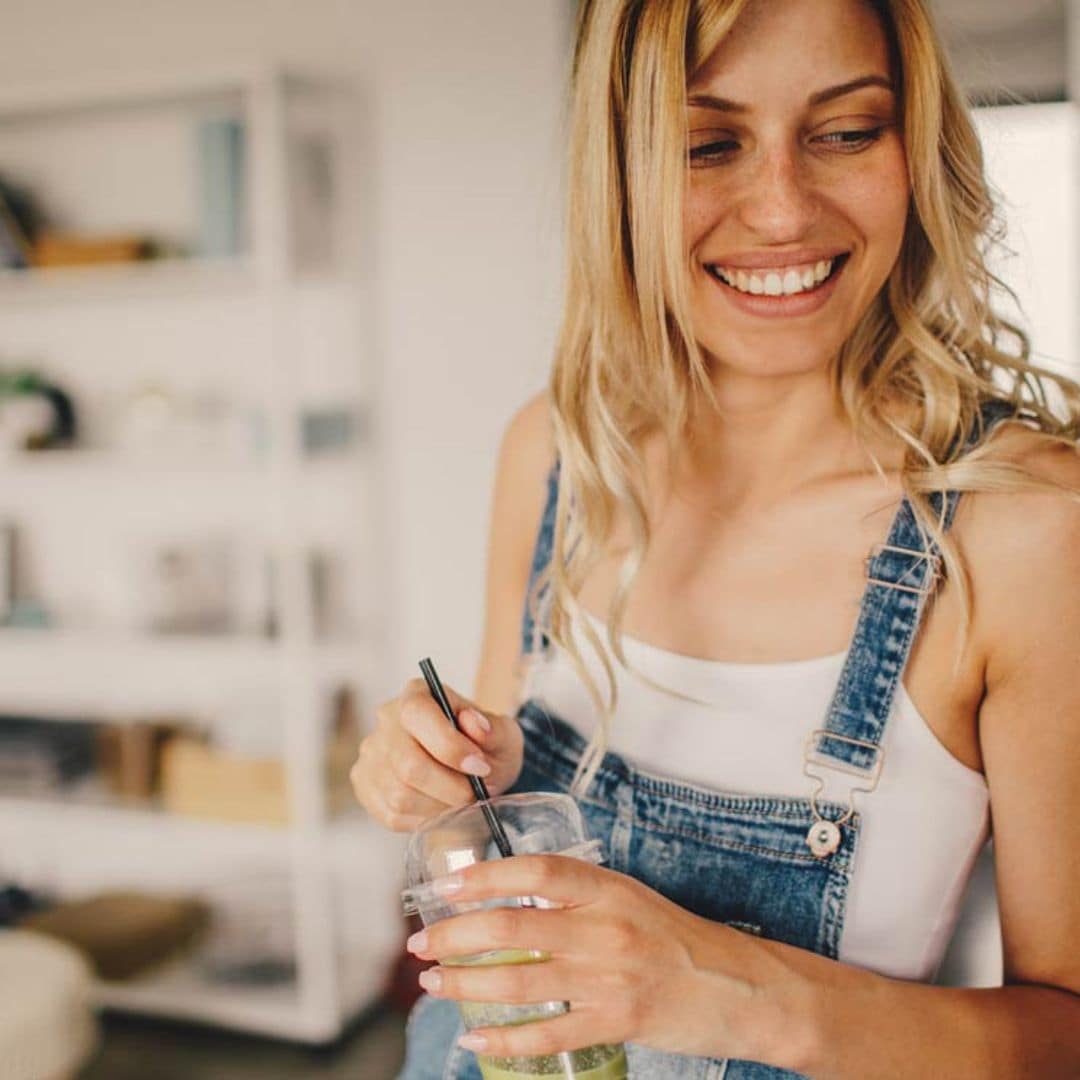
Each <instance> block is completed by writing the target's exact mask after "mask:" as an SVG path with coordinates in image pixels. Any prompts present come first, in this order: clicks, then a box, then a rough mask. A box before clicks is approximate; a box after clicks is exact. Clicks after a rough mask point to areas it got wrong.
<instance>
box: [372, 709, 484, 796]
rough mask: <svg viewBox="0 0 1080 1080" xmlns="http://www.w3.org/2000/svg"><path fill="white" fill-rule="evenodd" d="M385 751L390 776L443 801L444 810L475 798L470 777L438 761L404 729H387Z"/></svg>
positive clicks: (401, 783) (398, 783)
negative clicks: (470, 784)
mask: <svg viewBox="0 0 1080 1080" xmlns="http://www.w3.org/2000/svg"><path fill="white" fill-rule="evenodd" d="M382 752H383V759H384V761H385V764H386V769H387V771H388V772H389V774H390V775H389V776H387V777H386V779H388V780H392V781H396V784H397V786H400V787H405V788H408V789H409V790H410V791H413V792H417V793H419V794H420V795H425V796H427V797H428V799H432V800H434V801H435V802H437V803H439V804H441V809H445V808H446V807H448V806H463V805H464V804H465V803H467V802H469V801H470V800H471V799H472V788H471V787H470V786H469V781H468V779H467V778H466V777H465V776H464V775H463V774H462V773H460V772H458V771H457V770H455V769H450V768H447V767H446V766H445V765H442V764H440V763H439V762H438V761H436V760H435V758H433V757H432V756H431V755H430V754H429V753H428V752H427V750H426V749H425V748H424V747H423V746H421V745H420V744H419V743H418V742H417V741H416V740H415V739H414V738H412V736H411V735H409V733H408V732H406V731H405V730H403V729H402V728H400V727H393V728H390V729H389V730H388V731H387V732H386V740H385V742H384V744H383V747H382Z"/></svg>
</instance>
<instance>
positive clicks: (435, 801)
mask: <svg viewBox="0 0 1080 1080" xmlns="http://www.w3.org/2000/svg"><path fill="white" fill-rule="evenodd" d="M444 689H445V690H446V696H447V698H448V699H449V702H450V707H451V708H452V709H453V710H454V715H455V716H457V718H458V723H459V724H460V725H461V729H462V730H461V731H460V732H459V731H456V730H455V729H454V726H453V724H451V723H450V721H449V720H447V719H446V717H445V715H444V714H443V711H442V709H440V708H439V706H438V704H437V703H436V701H435V699H434V698H433V697H432V696H431V693H430V691H429V690H428V688H427V683H426V682H425V681H424V680H423V679H410V680H409V682H408V683H407V684H406V686H405V689H404V690H403V691H402V692H401V694H400V695H399V696H398V697H396V698H391V700H389V701H387V702H384V703H383V704H382V705H380V706H379V707H378V708H377V709H376V710H375V717H376V720H377V724H376V727H375V730H374V731H373V732H372V733H371V734H370V735H368V736H367V737H366V738H365V739H364V740H363V741H362V742H361V743H360V752H359V754H358V756H357V759H356V763H355V764H354V765H353V767H352V770H351V771H350V773H349V779H350V780H351V781H352V786H353V791H354V792H355V793H356V797H357V799H359V800H360V802H361V804H362V805H363V806H364V807H365V808H366V809H367V811H368V813H370V814H371V815H372V817H374V818H375V819H376V820H378V821H380V822H382V824H384V825H386V826H387V827H388V828H390V829H393V830H394V831H395V832H409V831H411V830H413V829H416V828H418V827H419V826H420V825H422V824H423V823H424V822H425V821H427V820H428V819H429V818H431V817H434V816H435V815H436V814H441V813H442V812H443V811H444V810H446V809H448V808H449V807H452V806H464V805H465V804H466V803H469V802H472V800H473V793H472V788H471V787H470V786H469V781H468V779H467V777H466V774H467V773H472V774H473V775H474V776H479V777H482V778H483V780H484V783H485V784H486V785H487V787H488V790H489V791H490V792H491V794H492V795H499V794H501V793H502V792H504V791H506V790H507V788H509V787H510V786H511V785H512V784H513V783H514V781H515V780H516V779H517V778H518V774H519V773H520V772H521V763H522V754H523V747H524V738H523V736H522V733H521V728H520V727H519V726H518V723H517V721H516V720H514V719H513V718H511V717H507V716H500V715H499V714H498V713H487V712H484V711H483V710H482V709H479V708H478V707H477V706H476V705H474V704H473V703H472V702H470V701H468V700H466V699H465V698H463V697H462V696H461V695H460V694H458V693H456V692H455V691H454V690H452V689H451V688H450V687H449V686H445V687H444Z"/></svg>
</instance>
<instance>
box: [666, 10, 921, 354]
mask: <svg viewBox="0 0 1080 1080" xmlns="http://www.w3.org/2000/svg"><path fill="white" fill-rule="evenodd" d="M892 79H893V76H892V73H891V72H890V66H889V50H888V44H887V40H886V37H885V32H884V29H883V28H882V26H881V24H880V22H879V21H878V18H877V16H876V15H875V14H874V13H873V11H872V10H871V8H870V5H869V4H867V3H866V2H865V0H754V2H753V3H751V5H750V6H749V7H748V9H747V10H746V12H745V13H744V14H743V15H742V16H741V17H740V19H739V21H738V23H737V24H736V25H735V27H734V30H733V31H732V33H731V34H729V36H728V37H727V39H726V40H725V41H724V42H723V43H722V44H721V45H720V46H719V48H717V50H716V51H715V52H714V53H713V54H712V55H711V56H710V57H709V58H708V60H707V61H706V63H705V64H704V65H703V66H702V68H701V69H700V70H699V71H698V73H697V74H696V75H695V76H694V78H693V79H692V81H691V83H690V86H689V88H688V90H689V117H688V119H689V153H690V158H689V170H688V180H687V189H686V209H685V227H686V238H687V245H688V250H689V260H690V286H691V302H692V315H693V320H694V330H695V333H696V336H697V340H698V341H699V343H700V344H701V345H702V347H703V348H704V349H705V351H706V352H707V353H708V354H709V356H710V357H711V358H712V360H713V362H714V363H715V364H716V365H717V366H718V367H719V368H720V369H721V370H723V369H727V370H730V371H732V372H735V371H739V372H743V373H746V374H751V375H787V374H798V373H804V372H809V371H812V370H817V369H823V368H824V367H825V366H826V365H827V364H828V362H829V361H830V360H831V358H832V357H834V356H835V355H836V353H837V351H838V350H839V348H840V347H841V345H842V344H843V342H844V341H845V340H846V338H847V337H848V336H849V335H850V334H851V332H852V330H853V329H854V327H855V325H856V323H857V322H858V320H859V318H860V317H861V316H862V314H863V313H864V312H865V311H866V309H867V308H868V307H869V305H870V303H871V301H872V300H873V298H874V296H875V295H876V294H877V293H878V291H879V290H880V289H881V287H882V285H883V284H884V282H885V280H886V278H887V277H888V275H889V271H890V270H891V269H892V267H893V265H894V263H895V262H896V258H897V255H898V254H899V251H900V245H901V241H902V239H903V234H904V222H905V220H906V218H907V211H908V201H909V186H908V176H907V163H906V161H905V156H904V147H903V140H902V137H901V133H900V129H899V121H900V119H901V118H900V115H899V110H898V101H897V95H896V94H895V93H894V91H893V89H892V85H893V81H892Z"/></svg>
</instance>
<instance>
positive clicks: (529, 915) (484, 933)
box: [407, 907, 568, 961]
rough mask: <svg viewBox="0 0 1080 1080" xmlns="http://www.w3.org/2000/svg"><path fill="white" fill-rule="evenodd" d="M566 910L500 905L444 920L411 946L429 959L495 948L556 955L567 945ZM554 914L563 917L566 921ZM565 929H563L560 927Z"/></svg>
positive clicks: (419, 937) (430, 928)
mask: <svg viewBox="0 0 1080 1080" xmlns="http://www.w3.org/2000/svg"><path fill="white" fill-rule="evenodd" d="M565 915H566V913H565V912H558V911H545V910H543V909H541V908H523V907H498V908H487V909H486V910H484V911H470V912H466V913H465V914H462V915H455V916H453V917H451V918H448V919H442V920H440V921H439V922H437V923H434V924H433V925H432V926H429V927H427V928H426V929H425V930H423V931H421V932H420V933H418V934H415V935H414V936H413V937H411V938H409V941H408V945H407V947H408V949H409V951H410V952H412V953H413V954H414V955H416V956H419V957H421V958H422V959H425V960H430V959H439V960H443V961H446V960H448V959H453V958H454V957H456V956H473V955H475V954H477V953H484V952H489V951H490V950H492V949H497V950H503V951H506V952H513V953H515V954H517V955H522V954H525V953H528V952H529V951H536V952H542V953H544V954H547V955H555V954H557V953H558V952H559V951H560V947H561V946H564V945H565V944H566V939H567V933H568V931H567V926H566V922H565ZM552 916H562V917H563V918H562V920H561V921H560V919H559V918H556V919H555V920H554V921H553V919H552ZM560 928H561V929H560Z"/></svg>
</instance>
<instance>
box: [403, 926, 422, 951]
mask: <svg viewBox="0 0 1080 1080" xmlns="http://www.w3.org/2000/svg"><path fill="white" fill-rule="evenodd" d="M405 948H406V949H408V950H409V952H411V953H421V952H425V951H426V950H427V931H426V930H417V932H416V933H415V934H413V936H412V937H411V938H409V940H408V941H406V942H405Z"/></svg>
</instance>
